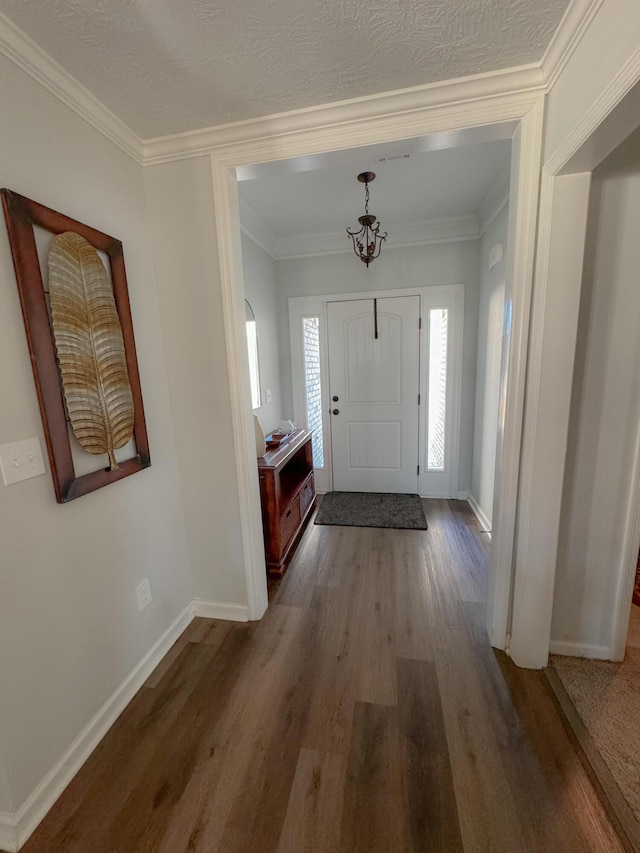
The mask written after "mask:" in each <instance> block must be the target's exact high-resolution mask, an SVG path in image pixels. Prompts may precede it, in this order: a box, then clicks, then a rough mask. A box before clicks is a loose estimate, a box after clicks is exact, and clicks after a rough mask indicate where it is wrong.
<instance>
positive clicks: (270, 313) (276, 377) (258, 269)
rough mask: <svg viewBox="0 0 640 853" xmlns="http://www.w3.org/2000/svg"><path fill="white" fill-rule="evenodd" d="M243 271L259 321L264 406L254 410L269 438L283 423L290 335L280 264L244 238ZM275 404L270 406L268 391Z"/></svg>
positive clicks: (261, 389)
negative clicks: (282, 344) (282, 339)
mask: <svg viewBox="0 0 640 853" xmlns="http://www.w3.org/2000/svg"><path fill="white" fill-rule="evenodd" d="M242 269H243V273H244V293H245V296H246V298H247V299H248V300H249V302H250V304H251V307H252V308H253V312H254V314H255V318H256V330H257V335H258V358H259V362H260V395H261V400H262V405H261V406H260V408H259V409H254V411H255V413H256V415H257V416H258V420H259V421H260V424H261V426H262V428H263V430H264V431H265V434H268V433H270V432H272V431H273V430H274V429H275V428H276V427H277V426H279V424H280V421H281V420H282V395H281V390H280V354H279V335H280V334H285V335H287V334H288V328H289V326H288V322H287V318H286V317H279V316H278V314H279V308H280V305H279V302H278V288H277V282H276V262H275V261H274V260H273V258H272V257H271V256H270V255H268V254H267V253H266V252H265V251H264V249H261V248H260V246H258V244H257V243H255V242H254V241H253V240H252V239H251V237H249V236H247V235H246V234H245V233H244V232H243V234H242ZM267 389H269V390H270V391H271V402H270V403H267V402H266V391H267Z"/></svg>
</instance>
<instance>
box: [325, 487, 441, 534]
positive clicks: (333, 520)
mask: <svg viewBox="0 0 640 853" xmlns="http://www.w3.org/2000/svg"><path fill="white" fill-rule="evenodd" d="M315 523H316V524H332V525H339V526H341V527H394V528H396V529H398V530H426V529H427V519H426V518H425V515H424V509H423V507H422V501H421V500H420V498H419V497H418V495H389V494H374V493H372V492H329V493H328V494H326V495H325V496H324V497H323V498H322V503H321V504H320V508H319V509H318V513H317V515H316V522H315Z"/></svg>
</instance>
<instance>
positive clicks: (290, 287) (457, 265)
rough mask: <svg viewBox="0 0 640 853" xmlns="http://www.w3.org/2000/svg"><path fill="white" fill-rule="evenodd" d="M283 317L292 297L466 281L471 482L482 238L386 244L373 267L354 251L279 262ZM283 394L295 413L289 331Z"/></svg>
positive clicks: (464, 448) (465, 432)
mask: <svg viewBox="0 0 640 853" xmlns="http://www.w3.org/2000/svg"><path fill="white" fill-rule="evenodd" d="M276 264H277V276H278V300H279V316H280V317H286V318H288V316H289V313H288V312H289V309H288V302H287V300H288V299H289V297H290V296H312V295H322V294H330V293H357V292H360V291H367V290H389V289H393V288H395V287H429V286H437V285H443V284H464V285H465V304H464V310H465V324H464V356H463V367H462V411H461V424H462V426H461V433H460V469H459V477H458V490H459V491H461V492H468V491H469V488H470V486H471V454H472V444H473V408H474V395H475V374H476V368H475V360H476V348H477V328H478V278H479V241H477V240H469V241H462V242H456V243H437V244H433V245H430V246H408V247H404V248H390V247H388V248H383V250H382V254H381V256H380V258H379V259H378V260H377V261H375V263H373V264H372V265H371V266H370V267H369V268H368V269H367V267H365V265H364V264H363V263H361V262H359V261H358V259H357V258H356V257H355V255H353V254H351V253H348V254H347V253H345V254H341V255H321V256H319V257H312V258H291V259H288V260H282V261H277V262H276ZM280 364H281V367H282V377H281V378H282V399H283V405H282V407H283V411H284V416H285V417H291V416H292V412H293V403H292V399H291V354H290V350H289V335H288V334H281V335H280Z"/></svg>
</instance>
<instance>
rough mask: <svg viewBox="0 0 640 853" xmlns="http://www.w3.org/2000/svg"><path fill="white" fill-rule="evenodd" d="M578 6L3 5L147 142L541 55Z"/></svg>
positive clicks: (164, 0) (51, 1) (270, 1)
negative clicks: (568, 9)
mask: <svg viewBox="0 0 640 853" xmlns="http://www.w3.org/2000/svg"><path fill="white" fill-rule="evenodd" d="M567 5H568V0H217V2H215V0H92V2H87V0H28V2H26V0H0V10H1V11H3V12H4V13H5V14H6V15H7V16H8V17H9V18H11V19H12V20H13V21H14V23H16V24H17V25H18V26H19V27H20V28H21V29H22V30H23V31H24V32H26V33H27V35H29V36H30V37H31V38H32V39H33V40H34V41H35V42H37V43H38V44H39V45H40V46H41V47H42V48H43V49H44V50H45V51H47V53H49V54H50V55H51V56H52V57H53V58H54V59H56V60H57V61H58V62H59V63H60V64H61V65H62V66H63V67H64V68H66V69H67V70H68V71H69V72H70V73H71V74H73V75H74V76H75V77H76V79H77V80H79V81H80V82H81V83H82V84H83V85H84V86H86V87H87V89H89V91H91V92H92V93H93V94H94V95H95V96H96V97H97V98H98V99H99V100H101V101H102V102H103V103H104V104H105V105H106V106H107V107H109V108H110V109H111V110H112V112H114V113H115V114H116V115H117V116H118V117H119V118H120V119H122V120H123V121H124V122H125V123H126V124H127V125H128V126H129V127H130V128H131V129H132V130H134V131H135V132H136V133H137V134H139V135H140V136H141V137H142V138H144V139H150V138H153V137H157V136H163V135H167V134H172V133H178V132H181V131H187V130H195V129H199V128H203V127H210V126H214V125H218V124H223V123H226V122H231V121H239V120H243V119H250V118H255V117H258V116H264V115H270V114H272V113H276V112H282V111H287V110H293V109H298V108H302V107H309V106H313V105H318V104H324V103H329V102H331V101H336V100H343V99H346V98H355V97H361V96H364V95H371V94H376V93H379V92H387V91H392V90H394V89H402V88H405V87H409V86H418V85H422V84H426V83H433V82H437V81H440V80H446V79H450V78H454V77H463V76H467V75H470V74H478V73H481V72H487V71H493V70H497V69H501V68H507V67H512V66H515V65H523V64H526V63H529V62H535V61H537V60H539V59H541V57H542V55H543V53H544V50H545V48H546V46H547V45H548V43H549V41H550V39H551V36H552V34H553V32H554V30H555V28H556V27H557V25H558V23H559V21H560V18H561V16H562V14H563V12H564V10H565V8H566V7H567Z"/></svg>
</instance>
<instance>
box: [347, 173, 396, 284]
mask: <svg viewBox="0 0 640 853" xmlns="http://www.w3.org/2000/svg"><path fill="white" fill-rule="evenodd" d="M375 177H376V174H375V172H361V173H360V174H359V175H358V180H359V181H360V183H362V184H364V216H359V217H358V222H359V223H360V229H359V230H358V231H351V230H350V229H349V228H347V234H348V235H349V237H351V241H352V243H353V251H354V252H355V253H356V255H357V256H358V257H359V258H360V260H361V261H362V262H363V263H364V264H366V266H367V269H368V268H369V264H370V263H371V261H375V259H376V258H377V257H378V256H379V255H380V250H381V249H382V244H383V243H384V241H385V240H386V239H387V232H386V231H385V232H384V234H381V233H380V222H378V224H377V225H374V223H375V221H376V217H375V216H374V215H373V214H372V213H369V184H370V183H371V181H373V180H375Z"/></svg>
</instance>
